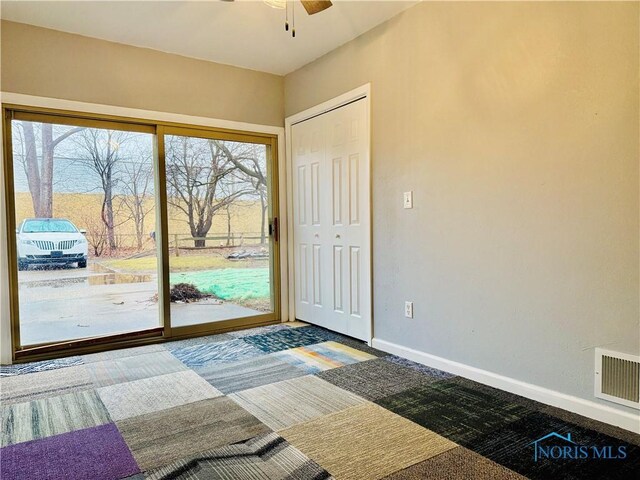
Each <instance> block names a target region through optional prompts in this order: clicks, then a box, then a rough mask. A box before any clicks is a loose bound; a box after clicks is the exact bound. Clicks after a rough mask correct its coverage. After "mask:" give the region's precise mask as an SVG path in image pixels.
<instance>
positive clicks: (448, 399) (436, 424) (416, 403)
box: [376, 380, 530, 448]
mask: <svg viewBox="0 0 640 480" xmlns="http://www.w3.org/2000/svg"><path fill="white" fill-rule="evenodd" d="M376 403H378V404H379V405H381V406H382V407H384V408H386V409H388V410H391V411H392V412H395V413H397V414H398V415H402V416H403V417H405V418H408V419H409V420H411V421H413V422H415V423H417V424H418V425H422V426H423V427H425V428H428V429H429V430H432V431H434V432H436V433H439V434H440V435H442V436H444V437H446V438H448V439H450V440H452V441H454V442H456V443H459V444H460V445H462V446H465V447H468V448H473V446H474V445H475V442H476V439H477V438H478V437H479V436H482V435H484V434H485V433H486V432H493V431H495V430H497V429H499V428H501V427H502V426H504V425H506V424H508V423H510V422H514V421H516V420H519V419H520V418H522V417H524V416H525V415H527V414H528V413H530V410H528V409H527V408H525V407H523V406H522V405H519V404H517V403H509V402H505V401H502V400H500V399H499V398H497V397H495V396H493V395H490V394H489V393H487V392H484V391H480V390H476V389H472V388H468V387H466V386H462V385H459V384H457V383H455V382H452V381H450V380H442V381H439V382H434V383H432V384H430V385H425V386H423V387H417V388H413V389H411V390H407V391H405V392H401V393H398V394H395V395H390V396H388V397H384V398H381V399H378V400H376Z"/></svg>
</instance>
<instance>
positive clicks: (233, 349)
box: [170, 339, 264, 368]
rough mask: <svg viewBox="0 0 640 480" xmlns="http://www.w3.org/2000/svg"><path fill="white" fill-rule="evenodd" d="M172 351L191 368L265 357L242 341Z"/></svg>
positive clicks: (208, 344) (262, 353)
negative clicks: (260, 356)
mask: <svg viewBox="0 0 640 480" xmlns="http://www.w3.org/2000/svg"><path fill="white" fill-rule="evenodd" d="M170 351H171V353H173V355H175V357H176V358H177V359H178V360H180V361H181V362H182V363H184V364H185V365H186V366H187V367H190V368H195V367H204V366H205V365H209V364H212V363H230V362H237V361H239V360H244V359H247V358H253V357H257V356H259V355H264V352H262V351H261V350H258V349H257V348H254V347H253V346H251V345H249V344H248V343H246V342H244V341H243V340H240V339H237V340H231V341H228V342H220V343H206V344H204V345H193V346H188V347H182V348H178V349H176V350H173V349H170Z"/></svg>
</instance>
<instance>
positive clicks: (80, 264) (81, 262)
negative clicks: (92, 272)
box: [78, 260, 87, 268]
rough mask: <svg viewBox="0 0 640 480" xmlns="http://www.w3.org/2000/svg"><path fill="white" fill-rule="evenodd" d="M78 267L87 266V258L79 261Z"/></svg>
mask: <svg viewBox="0 0 640 480" xmlns="http://www.w3.org/2000/svg"><path fill="white" fill-rule="evenodd" d="M78 268H87V261H86V260H82V261H80V262H78Z"/></svg>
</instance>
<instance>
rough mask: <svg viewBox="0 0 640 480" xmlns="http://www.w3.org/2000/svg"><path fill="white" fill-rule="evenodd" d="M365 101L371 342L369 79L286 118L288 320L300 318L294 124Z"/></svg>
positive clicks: (371, 269) (371, 326)
mask: <svg viewBox="0 0 640 480" xmlns="http://www.w3.org/2000/svg"><path fill="white" fill-rule="evenodd" d="M358 100H361V101H364V102H365V105H366V125H365V134H366V136H367V139H368V140H367V146H368V155H367V161H368V162H369V172H370V173H369V185H368V186H367V187H368V215H369V232H368V233H369V234H368V238H367V241H368V244H369V252H370V255H369V258H368V259H365V261H367V262H369V271H370V272H371V275H370V278H369V279H368V286H367V288H368V289H369V290H370V295H369V296H370V298H371V306H370V312H371V318H370V319H369V321H368V322H367V323H368V335H367V339H368V341H367V342H368V344H369V345H371V342H372V340H373V335H374V331H373V318H374V311H373V263H372V262H373V244H372V238H373V235H372V232H373V222H372V210H371V181H372V178H373V174H372V173H371V172H372V170H371V84H370V83H367V84H365V85H362V86H360V87H357V88H354V89H353V90H350V91H348V92H346V93H344V94H342V95H339V96H337V97H335V98H332V99H331V100H327V101H326V102H323V103H321V104H319V105H316V106H314V107H311V108H309V109H307V110H304V111H302V112H299V113H296V114H294V115H291V116H289V117H287V118H286V119H285V136H286V157H285V158H286V162H285V171H286V180H287V182H286V184H287V218H289V219H291V221H289V222H288V224H287V236H288V242H287V257H288V258H289V262H288V264H289V265H288V273H289V275H288V276H289V279H288V288H287V290H288V291H289V295H288V297H289V304H288V309H287V310H288V314H289V317H288V320H289V321H295V320H296V285H295V279H296V270H295V268H296V266H295V258H296V256H295V239H294V222H293V219H294V217H293V214H294V212H293V198H294V197H293V156H292V154H293V151H292V126H293V125H295V124H297V123H300V122H303V121H305V120H309V119H311V118H313V117H317V116H319V115H322V114H324V113H327V112H330V111H331V110H335V109H337V108H340V107H343V106H345V105H348V104H350V103H352V102H355V101H358Z"/></svg>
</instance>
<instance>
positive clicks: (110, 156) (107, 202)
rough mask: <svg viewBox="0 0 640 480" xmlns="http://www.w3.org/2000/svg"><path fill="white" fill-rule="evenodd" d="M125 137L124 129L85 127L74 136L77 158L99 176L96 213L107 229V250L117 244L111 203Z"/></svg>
mask: <svg viewBox="0 0 640 480" xmlns="http://www.w3.org/2000/svg"><path fill="white" fill-rule="evenodd" d="M129 139H130V134H129V133H128V132H121V131H117V130H99V129H87V130H85V131H84V132H83V133H82V135H79V136H78V137H76V139H75V140H76V143H77V146H78V147H79V148H78V153H79V155H80V157H81V161H84V162H85V163H86V165H87V166H88V167H90V168H91V169H92V170H93V171H94V172H95V173H96V174H97V175H98V177H99V178H100V188H101V190H102V193H103V197H102V209H101V214H100V215H101V218H102V222H103V223H104V225H105V227H106V230H107V245H108V247H109V250H110V251H115V250H117V248H118V242H117V239H116V235H115V227H116V225H115V220H114V218H115V216H114V208H113V204H114V197H115V192H116V186H117V184H118V181H119V175H118V173H119V172H117V168H118V167H119V160H120V158H121V156H120V149H121V146H122V145H123V144H124V143H125V142H127V141H128V140H129Z"/></svg>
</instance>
